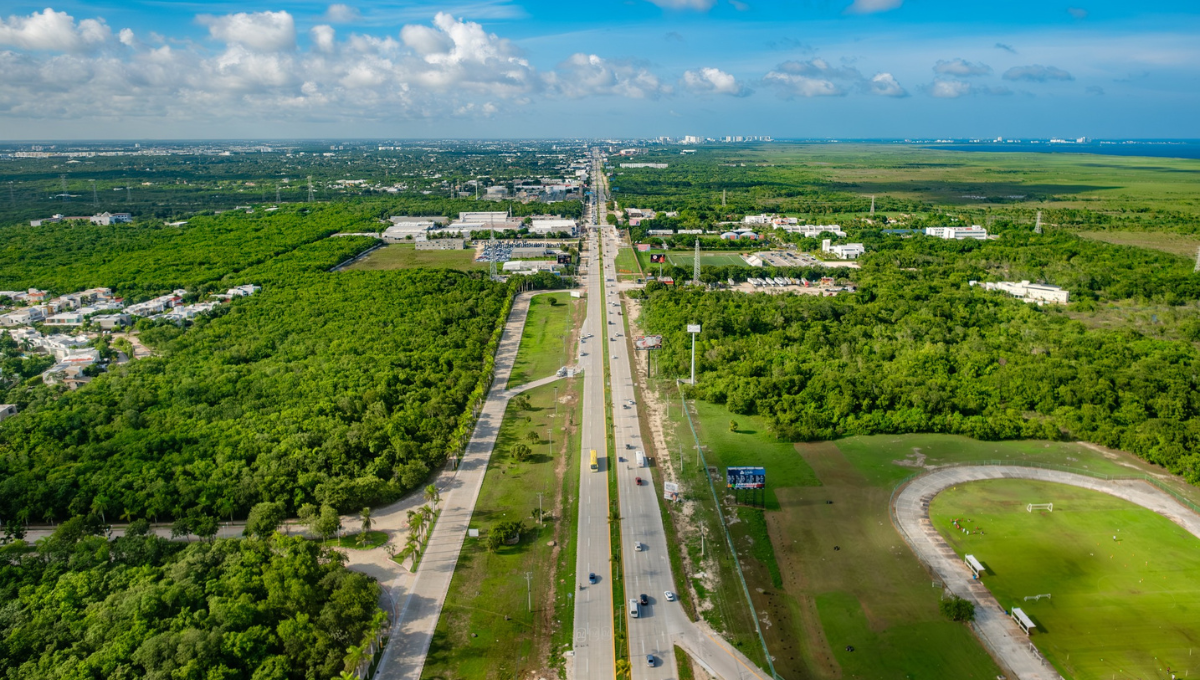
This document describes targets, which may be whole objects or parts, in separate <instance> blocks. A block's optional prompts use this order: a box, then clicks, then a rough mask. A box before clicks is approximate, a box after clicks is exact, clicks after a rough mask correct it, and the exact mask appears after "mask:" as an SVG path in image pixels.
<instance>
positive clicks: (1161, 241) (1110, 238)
mask: <svg viewBox="0 0 1200 680" xmlns="http://www.w3.org/2000/svg"><path fill="white" fill-rule="evenodd" d="M1079 235H1080V236H1082V237H1083V238H1086V239H1092V240H1093V241H1104V242H1105V243H1115V244H1117V245H1119V246H1136V247H1138V248H1149V249H1150V250H1161V251H1163V252H1164V253H1173V254H1175V255H1182V256H1183V257H1186V258H1189V259H1190V258H1194V257H1195V256H1196V249H1197V248H1200V238H1196V237H1195V236H1190V235H1184V234H1172V233H1167V232H1161V231H1081V232H1079Z"/></svg>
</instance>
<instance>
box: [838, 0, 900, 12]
mask: <svg viewBox="0 0 1200 680" xmlns="http://www.w3.org/2000/svg"><path fill="white" fill-rule="evenodd" d="M902 4H904V0H854V2H853V3H852V4H851V5H850V6H849V7H847V8H846V13H847V14H875V13H876V12H886V11H888V10H892V9H896V8H897V7H899V6H900V5H902Z"/></svg>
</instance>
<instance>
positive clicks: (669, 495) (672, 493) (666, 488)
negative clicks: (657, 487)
mask: <svg viewBox="0 0 1200 680" xmlns="http://www.w3.org/2000/svg"><path fill="white" fill-rule="evenodd" d="M663 498H665V499H666V500H669V501H678V500H679V485H678V484H676V483H675V482H663Z"/></svg>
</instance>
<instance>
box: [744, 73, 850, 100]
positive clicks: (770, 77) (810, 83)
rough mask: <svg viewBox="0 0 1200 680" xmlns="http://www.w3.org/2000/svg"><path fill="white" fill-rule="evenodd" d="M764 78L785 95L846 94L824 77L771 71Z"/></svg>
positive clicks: (838, 95)
mask: <svg viewBox="0 0 1200 680" xmlns="http://www.w3.org/2000/svg"><path fill="white" fill-rule="evenodd" d="M763 80H765V81H766V82H767V83H768V84H770V85H774V86H775V87H776V88H777V89H778V90H779V93H780V94H781V95H783V96H785V97H840V96H841V95H844V94H846V92H845V90H843V89H842V88H840V87H838V86H837V85H834V84H833V83H832V82H831V81H829V80H826V79H824V78H810V77H808V76H801V75H796V74H794V73H784V72H781V71H771V72H770V73H768V74H767V75H766V76H764V77H763Z"/></svg>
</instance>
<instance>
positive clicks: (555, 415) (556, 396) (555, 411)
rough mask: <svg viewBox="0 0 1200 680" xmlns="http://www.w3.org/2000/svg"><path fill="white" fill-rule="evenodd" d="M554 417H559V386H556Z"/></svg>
mask: <svg viewBox="0 0 1200 680" xmlns="http://www.w3.org/2000/svg"><path fill="white" fill-rule="evenodd" d="M554 417H555V418H557V417H558V385H555V386H554Z"/></svg>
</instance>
